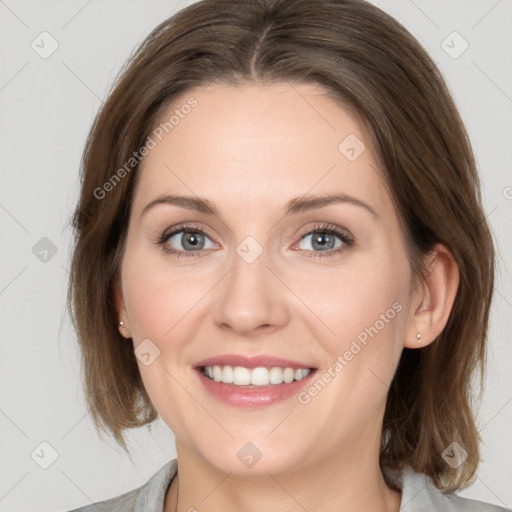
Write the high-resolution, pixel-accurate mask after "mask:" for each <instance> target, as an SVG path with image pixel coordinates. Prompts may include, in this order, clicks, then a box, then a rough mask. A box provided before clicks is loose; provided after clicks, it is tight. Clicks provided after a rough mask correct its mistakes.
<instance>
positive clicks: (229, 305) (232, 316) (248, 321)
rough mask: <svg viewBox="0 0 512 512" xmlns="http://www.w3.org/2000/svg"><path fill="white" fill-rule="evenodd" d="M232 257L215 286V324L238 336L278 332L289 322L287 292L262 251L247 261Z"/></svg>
mask: <svg viewBox="0 0 512 512" xmlns="http://www.w3.org/2000/svg"><path fill="white" fill-rule="evenodd" d="M249 261H250V260H246V259H244V258H243V257H241V256H240V255H239V254H234V256H233V259H232V267H231V269H230V271H229V272H228V273H227V275H226V276H225V277H224V279H223V280H222V283H219V285H218V286H217V287H216V289H217V294H218V295H217V296H216V298H215V300H214V301H213V304H214V312H213V318H214V321H215V324H216V325H217V326H218V327H219V328H221V329H223V330H229V331H232V332H233V333H236V334H237V335H239V336H244V337H251V336H252V337H254V336H258V335H260V334H263V333H265V334H269V333H271V332H273V331H275V330H278V329H281V328H282V327H284V326H285V325H286V323H287V322H288V321H289V317H290V315H289V307H290V304H291V302H290V296H289V294H290V291H289V290H288V289H287V288H286V286H285V285H284V284H283V283H282V281H281V280H279V279H278V278H277V277H276V271H275V270H274V269H271V268H270V267H269V261H268V258H267V257H266V253H265V251H263V253H262V254H260V255H259V256H258V257H257V258H256V260H254V261H252V262H249Z"/></svg>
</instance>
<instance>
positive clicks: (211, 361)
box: [194, 354, 313, 370]
mask: <svg viewBox="0 0 512 512" xmlns="http://www.w3.org/2000/svg"><path fill="white" fill-rule="evenodd" d="M225 365H229V366H243V367H244V368H258V367H264V368H272V367H273V366H279V367H280V368H293V369H294V370H298V369H299V368H313V367H312V366H311V365H310V364H307V363H300V362H297V361H292V360H290V359H283V358H281V357H275V356H270V355H260V356H250V357H249V356H242V355H240V354H224V355H221V356H214V357H209V358H208V359H203V360H202V361H199V362H197V363H196V364H195V366H194V367H195V368H201V367H204V366H225Z"/></svg>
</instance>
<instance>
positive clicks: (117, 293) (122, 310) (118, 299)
mask: <svg viewBox="0 0 512 512" xmlns="http://www.w3.org/2000/svg"><path fill="white" fill-rule="evenodd" d="M113 292H114V304H115V308H116V313H117V319H116V322H117V325H118V329H119V332H120V333H121V335H122V336H124V337H125V338H127V339H128V338H131V332H130V324H129V322H128V313H127V311H126V306H125V303H124V298H123V290H122V286H121V279H120V276H119V273H117V274H116V276H115V278H114V283H113ZM121 320H122V321H123V323H124V325H123V326H120V325H119V322H120V321H121Z"/></svg>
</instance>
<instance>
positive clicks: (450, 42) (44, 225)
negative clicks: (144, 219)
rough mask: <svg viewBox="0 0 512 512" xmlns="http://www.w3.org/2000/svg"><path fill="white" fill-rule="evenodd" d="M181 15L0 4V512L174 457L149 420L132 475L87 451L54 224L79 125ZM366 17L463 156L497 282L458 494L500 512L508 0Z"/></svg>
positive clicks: (140, 473) (59, 218)
mask: <svg viewBox="0 0 512 512" xmlns="http://www.w3.org/2000/svg"><path fill="white" fill-rule="evenodd" d="M188 3H192V2H186V1H182V2H177V1H163V0H151V1H142V0H137V1H114V0H102V1H99V0H89V1H87V0H85V1H84V0H66V1H64V0H61V1H45V2H42V1H35V0H33V1H21V0H0V23H1V26H0V38H1V47H0V52H1V55H0V105H1V109H2V117H1V120H2V122H1V124H0V129H1V133H0V144H1V158H2V166H1V174H0V226H1V235H2V241H1V247H2V251H1V253H0V258H1V259H0V308H1V310H0V311H1V317H0V319H1V322H0V330H1V331H0V332H1V357H0V365H1V373H0V375H1V381H2V383H1V384H2V385H1V388H0V389H1V395H0V398H1V406H0V432H1V433H2V435H1V440H0V446H1V463H0V476H1V480H0V510H1V511H9V512H18V511H35V510H37V511H40V512H43V511H60V510H68V509H71V508H74V507H78V506H80V505H85V504H88V503H90V502H91V501H98V500H101V499H106V498H109V497H112V496H116V495H118V494H121V493H123V492H126V491H128V490H131V489H133V488H135V487H138V486H139V485H142V484H143V483H144V482H145V481H146V480H147V479H148V478H149V477H150V476H151V475H152V474H154V473H155V472H156V471H157V470H158V469H159V468H160V467H161V466H162V465H163V464H165V463H166V462H167V461H168V460H169V459H171V458H174V457H175V449H174V438H173V435H172V433H171V432H170V431H169V429H168V428H167V427H166V425H165V424H163V422H157V423H156V424H155V426H154V427H153V428H152V431H151V433H148V432H147V430H146V429H140V430H139V431H133V432H132V433H131V434H130V441H129V443H130V446H131V447H132V453H133V463H132V462H131V461H130V460H129V459H128V458H127V457H126V455H125V454H124V453H123V452H122V450H121V449H120V448H118V447H117V446H116V445H115V443H114V441H112V440H110V439H108V438H107V439H105V440H103V441H102V440H100V439H99V438H98V437H97V435H96V433H95V431H94V429H93V428H92V424H91V422H90V418H89V416H88V414H87V413H86V408H85V405H84V401H83V395H82V390H81V383H80V375H79V359H78V352H77V344H76V339H75V335H74V332H73V330H72V328H71V325H70V321H69V319H68V318H67V315H66V312H65V293H66V286H67V279H68V270H67V269H68V265H69V254H70V242H71V229H70V228H69V227H68V220H69V217H70V215H71V213H72V210H73V207H74V205H75V202H76V199H77V196H78V168H79V162H80V157H81V151H82V148H83V144H84V141H85V137H86V134H87V131H88V130H89V127H90V125H91V123H92V120H93V116H94V115H95V113H96V111H97V109H98V108H99V107H100V105H101V100H102V99H103V98H105V94H106V91H107V89H108V87H109V86H110V84H111V83H112V81H113V79H114V77H115V75H116V74H117V72H118V70H119V69H120V67H121V65H122V64H123V62H124V61H125V59H126V58H127V57H128V56H129V54H130V52H131V51H132V50H133V48H134V47H135V46H136V45H137V44H138V43H139V42H141V41H142V39H143V38H144V37H145V36H146V35H147V34H148V33H149V32H150V30H151V29H152V28H154V27H155V26H156V25H157V24H158V23H160V22H161V21H163V20H164V19H165V18H167V17H168V16H170V15H171V14H173V13H174V12H176V11H177V10H179V9H180V8H181V7H183V6H185V5H186V4H188ZM373 3H375V4H376V5H378V6H379V7H381V8H382V9H384V10H386V11H387V12H389V13H390V14H392V15H393V16H394V17H396V18H397V19H398V20H399V21H401V22H402V23H403V24H404V25H405V26H406V27H407V28H408V29H409V30H410V31H411V32H412V33H413V34H414V35H415V36H416V37H417V38H418V39H419V41H420V42H421V43H422V44H423V45H424V46H425V47H426V49H427V50H428V51H429V53H430V54H431V55H432V56H433V58H434V60H435V61H436V62H437V63H438V65H439V67H440V69H441V71H442V72H443V74H444V76H445V77H446V79H447V81H448V83H449V86H450V88H451V90H452V92H453V94H454V96H455V100H456V103H457V105H458V107H459V109H460V110H461V113H462V116H463V119H464V121H465V123H466V126H467V129H468V131H469V134H470V137H471V139H472V142H473V145H474V149H475V153H476V157H477V162H478V165H479V169H480V173H481V176H482V181H483V183H482V186H483V194H484V199H485V209H486V213H487V216H488V219H489V221H490V224H491V226H492V229H493V231H494V233H495V238H496V241H497V247H498V257H499V271H498V276H497V292H496V295H495V302H494V306H493V310H492V318H491V321H492V324H491V330H490V350H489V362H488V368H489V372H488V376H487V380H486V382H487V388H486V392H485V394H484V399H483V402H482V406H481V408H480V409H479V415H478V418H479V425H480V431H481V434H482V437H483V440H484V444H483V446H482V457H483V462H482V464H481V465H480V468H479V470H478V478H477V480H476V483H475V484H474V485H473V486H472V487H470V488H468V489H465V490H463V491H462V492H461V495H463V496H467V497H470V498H473V499H480V500H483V501H489V502H492V503H496V504H499V505H502V506H507V507H512V486H511V485H510V484H511V483H512V476H511V475H512V440H511V437H510V426H511V424H512V372H511V371H510V366H511V363H512V346H511V345H512V344H511V334H510V333H511V331H512V322H511V317H512V287H511V276H510V270H511V261H512V258H511V254H512V237H511V234H510V224H511V220H512V172H511V163H512V151H511V146H512V144H511V143H512V123H511V120H512V65H511V63H512V30H511V27H512V0H472V1H468V0H465V1H463V0H458V1H450V2H447V1H446V0H435V1H433V0H429V1H426V0H415V1H412V0H396V1H391V0H374V2H373ZM43 31H47V32H48V33H49V34H50V35H51V38H53V39H54V40H55V41H56V42H57V43H58V48H57V50H56V51H55V52H54V53H53V54H52V55H50V56H49V57H48V58H46V59H43V58H42V57H41V56H40V54H38V53H37V52H36V51H35V50H34V49H33V48H32V47H31V43H32V42H33V41H34V40H35V43H34V44H38V45H39V49H38V51H39V52H43V51H48V50H49V49H50V48H51V46H50V45H51V40H50V39H49V38H48V36H40V34H41V32H43ZM453 31H457V32H458V33H459V34H460V35H461V36H462V38H464V40H466V41H467V42H468V44H469V47H468V49H467V50H466V51H465V52H464V53H462V54H461V55H460V56H458V57H457V58H453V56H454V52H455V53H457V52H458V51H460V50H461V49H462V48H463V47H462V46H461V45H462V44H464V43H463V41H462V40H461V39H460V38H459V39H457V38H458V36H453V35H452V36H450V34H452V32H453ZM448 36H450V37H449V38H448V39H446V38H447V37H448ZM43 37H44V38H46V39H44V42H43V43H41V38H43ZM454 37H455V39H454ZM443 41H446V42H445V43H443ZM43 46H44V48H43ZM450 47H451V49H450ZM445 50H447V51H449V52H451V53H452V56H450V55H449V54H448V53H447V51H445ZM43 237H47V238H48V239H49V240H51V242H52V243H53V244H54V246H55V250H56V251H57V252H56V253H55V254H54V255H52V253H51V252H49V253H48V254H47V255H46V259H47V261H46V262H44V261H41V259H40V258H44V256H45V254H44V253H42V252H41V251H42V249H41V247H42V246H41V247H40V246H39V245H36V244H38V243H39V244H45V243H46V244H47V243H48V242H47V241H43V242H40V240H41V238H43ZM34 246H35V247H36V249H34V252H35V253H36V254H34V252H33V247H34ZM38 252H39V254H38ZM42 442H47V443H49V444H50V445H51V447H53V448H49V447H48V446H47V445H41V443H42ZM52 449H53V450H55V453H54V452H52ZM31 454H32V455H31ZM52 457H53V458H55V457H56V460H55V461H53V458H52ZM52 461H53V463H52ZM50 463H51V465H49V467H48V468H47V469H43V468H42V467H40V466H41V465H45V464H50Z"/></svg>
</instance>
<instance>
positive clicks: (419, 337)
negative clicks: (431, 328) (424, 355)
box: [416, 333, 421, 343]
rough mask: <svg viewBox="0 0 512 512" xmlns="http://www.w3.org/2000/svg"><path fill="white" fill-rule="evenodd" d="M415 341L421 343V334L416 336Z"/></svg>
mask: <svg viewBox="0 0 512 512" xmlns="http://www.w3.org/2000/svg"><path fill="white" fill-rule="evenodd" d="M416 339H417V340H418V343H421V333H418V334H416Z"/></svg>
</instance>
